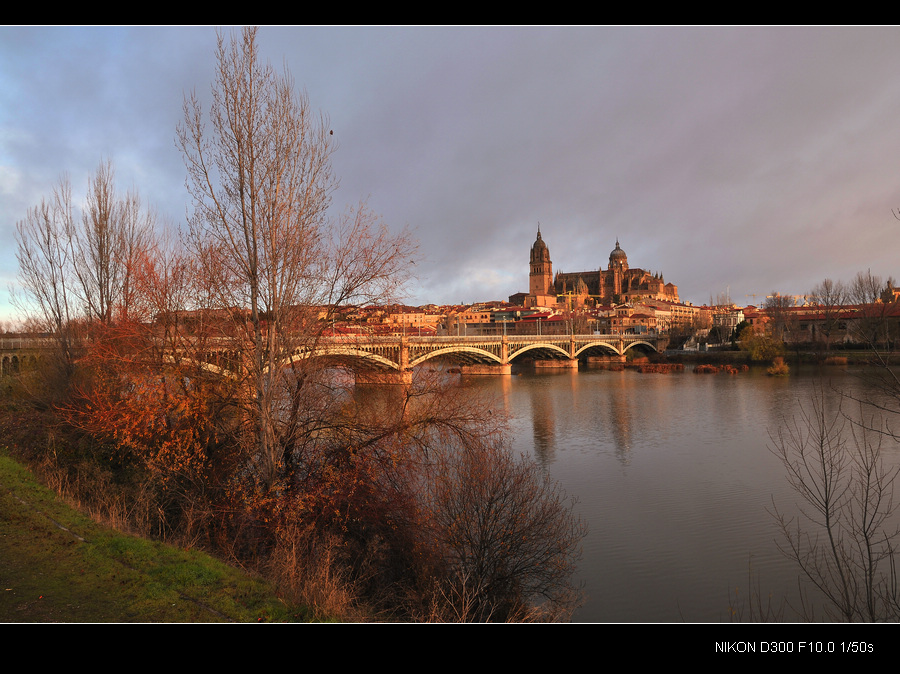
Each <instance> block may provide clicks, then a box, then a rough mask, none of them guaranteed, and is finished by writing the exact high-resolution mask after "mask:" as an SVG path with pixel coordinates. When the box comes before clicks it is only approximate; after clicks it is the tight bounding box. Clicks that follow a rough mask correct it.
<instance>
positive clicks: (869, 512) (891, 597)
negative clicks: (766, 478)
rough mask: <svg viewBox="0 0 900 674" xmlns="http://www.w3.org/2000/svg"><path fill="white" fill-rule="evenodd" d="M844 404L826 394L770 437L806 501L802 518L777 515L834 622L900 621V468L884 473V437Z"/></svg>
mask: <svg viewBox="0 0 900 674" xmlns="http://www.w3.org/2000/svg"><path fill="white" fill-rule="evenodd" d="M839 406H840V402H834V401H831V402H829V400H828V399H827V398H826V396H825V395H824V393H823V392H820V393H819V394H817V395H816V396H815V397H814V398H813V399H812V401H811V402H810V404H809V405H808V406H806V407H803V408H801V411H800V413H799V416H798V417H797V418H794V419H792V420H790V421H789V422H788V423H787V424H786V425H785V426H784V427H783V428H782V429H780V430H779V431H778V433H777V435H774V436H773V437H772V445H771V446H770V449H771V451H772V452H773V453H774V454H775V455H776V456H777V457H778V458H779V459H780V460H781V461H782V463H783V464H784V467H785V469H786V472H787V477H788V481H789V482H790V485H791V487H793V489H794V491H795V492H796V493H797V494H798V495H799V496H800V499H801V504H800V508H799V513H798V514H797V515H796V516H789V515H787V514H785V513H784V512H782V511H779V510H778V509H777V508H776V510H775V513H774V514H775V517H776V519H777V521H778V523H779V525H780V528H781V530H782V534H783V536H784V540H785V542H786V546H785V548H783V551H784V552H785V554H786V555H787V556H788V557H789V558H791V559H793V560H794V561H796V562H797V564H798V565H799V567H800V569H801V571H802V573H803V575H804V576H805V577H806V578H807V580H809V581H810V582H811V583H812V584H813V585H814V586H815V587H816V588H817V589H818V590H819V591H820V592H821V594H822V596H823V597H824V598H825V600H826V603H825V608H824V611H825V614H826V617H828V618H829V619H832V620H842V621H847V622H854V621H883V620H896V619H897V618H898V617H900V610H898V609H900V604H898V599H900V595H898V588H897V578H896V572H895V569H896V567H895V565H896V561H897V560H896V557H895V552H896V551H895V544H896V539H897V536H898V535H900V530H898V529H897V528H896V525H895V524H894V523H893V522H892V516H893V515H894V513H895V512H896V509H897V505H896V504H895V502H894V500H893V488H894V483H895V481H896V479H897V474H898V469H897V468H893V469H888V468H886V467H885V464H884V460H883V456H882V439H883V438H884V437H886V436H885V435H884V434H883V429H881V430H880V431H879V428H880V427H879V426H878V425H877V423H876V420H875V419H874V418H872V417H869V418H863V417H862V412H861V414H860V417H858V418H857V419H854V420H851V419H849V418H848V417H847V416H846V415H844V414H843V413H842V411H841V410H840V408H839ZM805 617H807V618H810V619H813V618H815V615H814V614H811V613H810V614H807V615H806V616H805Z"/></svg>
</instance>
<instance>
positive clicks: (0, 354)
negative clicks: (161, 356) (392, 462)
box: [0, 335, 668, 382]
mask: <svg viewBox="0 0 900 674" xmlns="http://www.w3.org/2000/svg"><path fill="white" fill-rule="evenodd" d="M667 342H668V340H667V339H666V338H664V337H656V336H648V335H546V336H542V335H528V336H511V337H508V336H502V337H501V336H487V337H463V336H457V337H415V336H403V337H371V336H366V335H349V336H338V337H323V338H321V339H320V340H319V341H318V344H317V346H316V347H315V348H314V349H310V348H307V347H301V348H298V349H297V350H296V351H295V352H294V353H293V355H292V356H291V360H300V359H306V358H315V357H319V358H328V359H332V360H335V361H338V362H340V363H342V364H344V365H346V366H347V367H348V368H350V369H353V370H354V371H355V372H356V373H357V378H358V380H360V381H367V380H371V381H373V382H389V381H397V380H399V381H405V380H410V379H411V373H412V370H413V368H415V367H416V366H418V365H422V364H424V363H426V362H427V361H429V360H432V359H435V358H444V359H448V360H451V361H454V362H456V363H458V364H459V365H460V368H461V369H462V371H463V372H466V373H471V374H509V373H510V370H511V366H512V364H513V363H514V362H525V361H534V362H535V363H536V364H544V365H545V366H551V367H577V366H578V361H579V360H580V359H584V358H587V357H590V356H608V357H610V356H611V357H613V358H623V359H624V356H625V353H626V352H627V351H628V350H629V349H634V348H642V349H646V350H650V351H661V350H663V349H664V348H665V346H666V344H667ZM54 346H55V342H54V341H53V340H52V339H49V338H34V337H2V338H0V365H2V374H3V375H9V374H14V373H16V372H18V371H20V370H22V369H27V368H28V367H30V366H33V365H34V364H35V363H37V361H38V360H39V359H40V358H41V355H42V353H43V352H45V351H47V350H48V349H51V348H53V347H54ZM239 359H240V356H239V349H235V348H234V345H233V344H228V345H226V344H222V347H221V348H214V349H212V350H211V351H210V352H209V353H207V354H206V356H205V359H204V360H205V362H206V364H207V365H208V366H209V369H210V370H214V371H218V372H221V373H222V374H228V372H229V370H231V369H232V368H233V367H234V366H235V364H236V361H239ZM285 364H287V363H285Z"/></svg>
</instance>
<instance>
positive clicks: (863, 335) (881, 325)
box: [848, 270, 897, 358]
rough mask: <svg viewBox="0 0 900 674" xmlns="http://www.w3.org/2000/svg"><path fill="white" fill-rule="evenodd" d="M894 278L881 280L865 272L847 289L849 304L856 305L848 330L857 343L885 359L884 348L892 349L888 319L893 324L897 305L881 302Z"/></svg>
mask: <svg viewBox="0 0 900 674" xmlns="http://www.w3.org/2000/svg"><path fill="white" fill-rule="evenodd" d="M893 285H894V279H893V278H891V277H888V278H887V280H883V279H882V278H881V277H880V276H878V275H875V274H872V272H871V271H869V270H866V271H864V272H859V273H858V274H857V275H856V276H855V277H854V278H853V280H852V281H851V282H850V285H849V287H848V295H849V299H850V302H852V303H853V304H855V305H856V307H855V315H854V318H853V320H852V321H850V324H849V326H850V330H851V333H852V334H853V337H854V339H855V340H856V341H858V342H861V343H863V344H865V345H866V346H867V347H868V348H869V349H871V350H872V351H873V353H875V354H876V357H878V358H884V356H885V354H884V353H883V350H884V349H889V348H890V347H891V330H890V326H891V319H894V321H895V322H896V315H895V314H896V309H897V305H896V303H894V302H884V301H883V300H882V296H883V295H884V292H885V288H887V287H892V286H893Z"/></svg>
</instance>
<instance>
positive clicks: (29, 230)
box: [13, 177, 76, 373]
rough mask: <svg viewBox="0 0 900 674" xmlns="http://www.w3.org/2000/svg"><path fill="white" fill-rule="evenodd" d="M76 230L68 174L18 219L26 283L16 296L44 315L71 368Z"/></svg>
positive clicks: (62, 360) (29, 310)
mask: <svg viewBox="0 0 900 674" xmlns="http://www.w3.org/2000/svg"><path fill="white" fill-rule="evenodd" d="M74 236H75V225H74V220H73V215H72V188H71V185H70V183H69V180H68V178H67V177H63V178H61V179H60V180H59V183H58V184H57V185H56V186H55V187H54V189H53V194H52V196H51V197H50V198H49V199H42V200H41V203H40V204H38V205H37V206H35V207H34V208H32V209H30V210H29V211H28V213H27V214H26V216H25V219H24V220H21V221H19V222H18V223H16V245H17V250H16V258H17V260H18V262H19V284H20V286H21V287H20V288H19V289H17V290H16V291H15V292H14V293H13V300H14V302H15V304H16V305H17V306H18V308H19V309H20V310H21V311H22V312H23V313H24V314H25V315H30V316H31V317H39V319H40V323H41V329H42V330H45V331H47V332H49V333H51V334H52V335H53V336H54V338H55V339H56V340H57V344H58V347H59V348H58V361H59V364H60V365H61V367H62V369H63V371H64V372H66V373H70V372H71V368H72V363H73V359H74V354H73V347H74V344H73V337H74V336H73V320H74V319H75V315H76V310H75V298H74V284H75V283H76V280H75V277H74V268H73V265H74V260H73V250H72V245H71V242H72V240H73V238H74Z"/></svg>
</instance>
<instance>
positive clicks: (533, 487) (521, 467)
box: [426, 443, 587, 622]
mask: <svg viewBox="0 0 900 674" xmlns="http://www.w3.org/2000/svg"><path fill="white" fill-rule="evenodd" d="M427 474H428V480H427V483H428V485H427V487H426V491H427V493H428V495H429V499H428V505H427V508H428V510H429V511H430V535H431V536H432V543H431V544H432V545H433V546H434V547H435V549H436V551H437V552H438V554H440V555H441V558H442V559H441V563H442V567H443V568H442V573H441V574H440V578H441V585H440V586H439V591H440V593H441V595H440V596H441V599H442V602H440V604H441V605H442V607H443V611H444V619H450V620H454V621H501V622H502V621H510V620H516V621H521V620H563V619H568V618H571V614H572V611H573V610H574V609H575V608H576V607H577V605H578V602H579V600H580V596H579V591H578V588H577V587H576V586H575V585H574V583H573V578H572V576H573V573H574V570H575V564H576V562H577V560H578V559H579V557H580V555H581V541H582V539H583V538H584V536H585V535H586V534H587V529H586V527H585V524H584V523H583V522H582V521H581V519H580V518H579V517H577V516H576V515H575V514H574V505H575V502H574V500H571V499H568V498H566V496H565V494H564V493H563V492H562V491H561V489H560V487H559V485H558V484H557V483H556V482H554V481H553V480H551V479H550V477H549V476H548V475H547V474H546V473H545V472H544V470H543V469H542V468H541V467H540V466H539V465H538V464H537V463H536V462H534V460H533V459H527V458H525V457H520V458H519V459H518V460H517V459H516V458H515V456H514V455H513V454H512V452H511V451H510V450H509V449H508V448H506V447H504V446H502V445H500V444H497V443H488V444H484V445H472V446H468V447H463V448H453V449H452V450H450V451H443V452H442V451H440V450H438V451H436V452H435V456H434V460H433V462H432V463H431V465H430V466H429V468H428V473H427Z"/></svg>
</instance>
